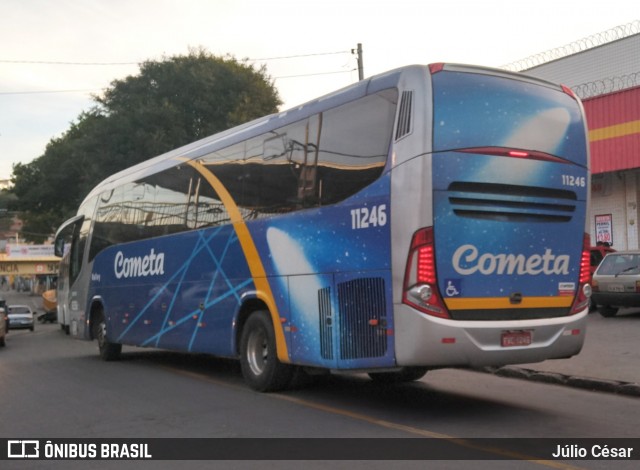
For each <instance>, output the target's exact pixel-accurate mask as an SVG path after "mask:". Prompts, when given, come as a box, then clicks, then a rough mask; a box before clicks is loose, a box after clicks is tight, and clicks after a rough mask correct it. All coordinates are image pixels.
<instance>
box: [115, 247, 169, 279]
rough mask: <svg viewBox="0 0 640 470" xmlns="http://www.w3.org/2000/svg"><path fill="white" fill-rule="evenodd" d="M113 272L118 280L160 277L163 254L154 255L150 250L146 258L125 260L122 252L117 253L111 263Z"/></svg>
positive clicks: (137, 257) (134, 257) (162, 268)
mask: <svg viewBox="0 0 640 470" xmlns="http://www.w3.org/2000/svg"><path fill="white" fill-rule="evenodd" d="M113 271H114V273H115V275H116V277H117V278H118V279H121V278H123V277H124V278H128V277H147V276H159V275H162V274H164V253H157V254H156V252H155V251H154V250H153V248H152V249H151V252H150V253H149V254H148V255H146V256H132V257H131V258H125V256H124V254H123V253H122V251H118V253H116V257H115V259H114V262H113Z"/></svg>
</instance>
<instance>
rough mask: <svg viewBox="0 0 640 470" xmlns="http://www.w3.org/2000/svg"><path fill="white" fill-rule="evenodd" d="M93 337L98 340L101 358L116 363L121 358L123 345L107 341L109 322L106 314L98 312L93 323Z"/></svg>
mask: <svg viewBox="0 0 640 470" xmlns="http://www.w3.org/2000/svg"><path fill="white" fill-rule="evenodd" d="M93 337H94V338H95V339H96V340H98V351H99V353H100V357H101V358H102V359H103V360H105V361H115V360H117V359H119V358H120V352H121V351H122V345H121V344H117V343H112V342H110V341H109V340H108V339H107V321H106V320H105V317H104V312H103V311H102V310H98V311H97V312H96V314H95V318H94V321H93Z"/></svg>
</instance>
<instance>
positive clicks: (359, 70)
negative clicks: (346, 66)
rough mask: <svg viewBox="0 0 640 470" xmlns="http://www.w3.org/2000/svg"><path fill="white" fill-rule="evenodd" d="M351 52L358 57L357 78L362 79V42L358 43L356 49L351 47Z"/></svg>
mask: <svg viewBox="0 0 640 470" xmlns="http://www.w3.org/2000/svg"><path fill="white" fill-rule="evenodd" d="M351 53H352V54H356V58H357V59H358V80H363V79H364V63H363V61H362V43H358V48H357V49H351Z"/></svg>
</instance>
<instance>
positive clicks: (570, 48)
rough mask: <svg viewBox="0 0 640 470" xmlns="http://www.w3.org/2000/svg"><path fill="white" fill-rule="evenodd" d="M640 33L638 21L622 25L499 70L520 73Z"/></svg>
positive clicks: (526, 58) (507, 65) (504, 66)
mask: <svg viewBox="0 0 640 470" xmlns="http://www.w3.org/2000/svg"><path fill="white" fill-rule="evenodd" d="M638 33H640V20H636V21H633V22H631V23H627V24H624V25H620V26H616V27H615V28H611V29H609V30H607V31H603V32H601V33H597V34H592V35H591V36H588V37H586V38H583V39H578V40H577V41H574V42H572V43H569V44H567V45H565V46H560V47H556V48H554V49H550V50H548V51H545V52H540V53H538V54H534V55H531V56H529V57H525V58H524V59H520V60H517V61H515V62H511V63H510V64H506V65H503V66H502V67H500V68H503V69H505V70H509V71H511V72H521V71H523V70H527V69H530V68H533V67H537V66H538V65H542V64H546V63H547V62H551V61H553V60H558V59H562V58H563V57H567V56H570V55H573V54H577V53H579V52H583V51H586V50H588V49H593V48H594V47H598V46H602V45H604V44H608V43H610V42H613V41H617V40H619V39H624V38H626V37H629V36H633V35H634V34H638Z"/></svg>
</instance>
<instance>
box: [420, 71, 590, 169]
mask: <svg viewBox="0 0 640 470" xmlns="http://www.w3.org/2000/svg"><path fill="white" fill-rule="evenodd" d="M432 80H433V99H434V131H433V132H434V136H433V141H434V146H433V147H434V151H448V150H457V149H464V148H479V147H506V148H512V149H523V150H532V151H537V152H543V153H546V154H551V155H555V156H557V157H560V158H562V159H565V160H569V161H571V162H573V163H576V164H578V165H581V166H587V161H586V158H587V157H586V156H587V150H586V138H585V128H584V123H583V120H582V114H581V109H580V105H579V104H578V102H577V101H576V100H575V98H572V97H571V96H569V95H568V94H567V93H564V92H563V91H561V90H560V89H554V88H551V87H548V86H545V85H544V84H536V83H534V82H531V81H527V80H522V81H521V80H518V79H517V78H509V77H501V76H497V75H485V74H478V73H467V72H454V71H442V72H439V73H437V74H435V75H433V76H432Z"/></svg>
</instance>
